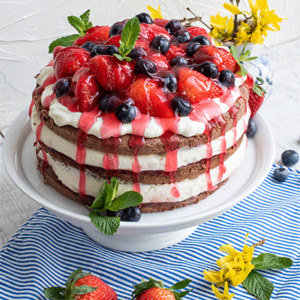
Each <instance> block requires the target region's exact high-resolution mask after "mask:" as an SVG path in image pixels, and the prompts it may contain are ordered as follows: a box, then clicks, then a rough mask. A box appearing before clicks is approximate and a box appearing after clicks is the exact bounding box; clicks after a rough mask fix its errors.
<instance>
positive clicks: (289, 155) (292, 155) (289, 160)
mask: <svg viewBox="0 0 300 300" xmlns="http://www.w3.org/2000/svg"><path fill="white" fill-rule="evenodd" d="M281 161H282V163H283V164H284V165H286V166H288V167H290V166H293V165H295V164H296V163H297V162H298V161H299V154H298V152H296V151H295V150H286V151H284V152H283V153H282V154H281Z"/></svg>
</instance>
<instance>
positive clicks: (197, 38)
mask: <svg viewBox="0 0 300 300" xmlns="http://www.w3.org/2000/svg"><path fill="white" fill-rule="evenodd" d="M190 43H199V44H200V45H211V42H210V40H209V39H208V38H207V37H206V36H204V35H197V36H195V37H194V38H192V39H191V41H190Z"/></svg>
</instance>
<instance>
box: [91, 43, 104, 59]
mask: <svg viewBox="0 0 300 300" xmlns="http://www.w3.org/2000/svg"><path fill="white" fill-rule="evenodd" d="M102 51H103V46H102V45H96V46H95V47H94V48H93V50H92V52H91V56H92V57H94V56H96V55H99V54H102Z"/></svg>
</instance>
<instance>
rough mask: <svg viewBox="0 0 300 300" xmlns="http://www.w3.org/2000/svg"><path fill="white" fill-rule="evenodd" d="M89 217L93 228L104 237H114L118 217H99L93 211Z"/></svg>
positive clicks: (118, 222)
mask: <svg viewBox="0 0 300 300" xmlns="http://www.w3.org/2000/svg"><path fill="white" fill-rule="evenodd" d="M89 217H90V219H91V221H92V223H93V224H94V225H95V227H96V228H97V229H98V230H99V231H101V232H102V233H103V234H106V235H114V234H115V233H116V232H117V230H118V228H119V226H120V218H119V217H104V216H99V215H98V214H97V213H96V212H95V211H92V212H91V213H90V214H89Z"/></svg>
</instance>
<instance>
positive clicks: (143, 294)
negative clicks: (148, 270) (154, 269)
mask: <svg viewBox="0 0 300 300" xmlns="http://www.w3.org/2000/svg"><path fill="white" fill-rule="evenodd" d="M190 282H191V280H189V279H185V280H182V281H179V282H177V283H176V284H174V285H173V286H171V287H170V288H165V287H164V285H163V282H162V280H160V281H157V280H154V279H152V278H149V281H146V280H144V279H142V282H141V283H139V284H136V285H134V286H133V287H134V291H133V293H132V299H136V300H180V299H182V298H183V297H184V296H186V295H187V294H188V293H189V292H190V291H192V290H188V291H184V292H178V291H177V290H181V289H183V288H186V287H187V286H188V285H189V283H190Z"/></svg>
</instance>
